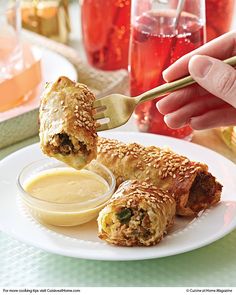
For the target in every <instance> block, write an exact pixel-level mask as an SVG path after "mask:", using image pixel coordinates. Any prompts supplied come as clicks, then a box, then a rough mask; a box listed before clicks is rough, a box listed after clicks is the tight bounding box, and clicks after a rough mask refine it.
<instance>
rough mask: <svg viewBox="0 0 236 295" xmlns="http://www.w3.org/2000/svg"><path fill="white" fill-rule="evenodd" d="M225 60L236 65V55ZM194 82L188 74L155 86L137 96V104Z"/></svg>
mask: <svg viewBox="0 0 236 295" xmlns="http://www.w3.org/2000/svg"><path fill="white" fill-rule="evenodd" d="M224 62H225V63H226V64H228V65H231V66H235V65H236V56H233V57H230V58H228V59H226V60H224ZM194 83H196V81H195V80H193V78H192V77H191V76H187V77H184V78H182V79H179V80H176V81H173V82H170V83H165V84H163V85H160V86H158V87H156V88H153V89H151V90H149V91H146V92H144V93H142V94H140V95H139V96H136V98H135V99H136V102H137V104H140V103H143V102H145V101H148V100H152V99H154V98H157V97H159V96H162V95H164V94H167V93H170V92H173V91H175V90H178V89H181V88H184V87H186V86H189V85H192V84H194Z"/></svg>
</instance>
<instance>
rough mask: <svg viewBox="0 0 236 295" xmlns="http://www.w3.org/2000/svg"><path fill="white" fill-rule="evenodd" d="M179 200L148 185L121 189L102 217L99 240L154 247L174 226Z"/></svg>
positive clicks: (126, 185)
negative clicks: (176, 200) (176, 201)
mask: <svg viewBox="0 0 236 295" xmlns="http://www.w3.org/2000/svg"><path fill="white" fill-rule="evenodd" d="M175 209H176V203H175V200H174V199H173V198H172V197H171V196H170V195H169V194H168V193H167V192H166V191H164V190H162V189H158V188H157V187H156V186H154V185H152V184H149V183H147V182H138V181H137V180H136V181H131V180H128V181H126V182H124V183H122V184H121V185H120V187H119V188H118V190H117V191H116V192H115V194H114V195H113V196H112V198H111V199H110V201H109V203H108V204H107V205H106V207H104V208H103V209H102V211H100V213H99V216H98V236H99V238H100V239H102V240H105V241H106V242H108V243H110V244H114V245H118V246H129V247H130V246H152V245H156V244H157V243H159V242H160V241H161V239H162V238H163V236H164V234H166V233H167V231H168V229H169V228H170V227H171V225H172V224H173V220H174V216H175Z"/></svg>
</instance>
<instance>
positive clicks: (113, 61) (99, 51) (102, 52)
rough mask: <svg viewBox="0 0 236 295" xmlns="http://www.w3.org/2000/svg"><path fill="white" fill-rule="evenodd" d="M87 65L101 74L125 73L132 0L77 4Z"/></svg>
mask: <svg viewBox="0 0 236 295" xmlns="http://www.w3.org/2000/svg"><path fill="white" fill-rule="evenodd" d="M80 3H81V25H82V36H83V43H84V48H85V52H86V55H87V59H88V62H89V63H90V64H91V65H92V66H94V67H96V68H98V69H101V70H118V69H127V67H128V50H129V37H130V3H131V0H80Z"/></svg>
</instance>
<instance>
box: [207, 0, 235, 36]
mask: <svg viewBox="0 0 236 295" xmlns="http://www.w3.org/2000/svg"><path fill="white" fill-rule="evenodd" d="M234 2H235V0H206V29H207V41H210V40H212V39H214V38H216V37H218V36H220V35H222V34H224V33H227V32H228V31H229V30H230V27H231V23H232V19H233V15H234Z"/></svg>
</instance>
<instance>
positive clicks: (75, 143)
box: [39, 77, 97, 169]
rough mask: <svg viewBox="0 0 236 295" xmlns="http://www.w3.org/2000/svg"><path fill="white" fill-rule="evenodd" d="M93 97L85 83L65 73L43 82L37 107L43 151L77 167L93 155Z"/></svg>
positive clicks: (94, 156)
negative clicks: (74, 79)
mask: <svg viewBox="0 0 236 295" xmlns="http://www.w3.org/2000/svg"><path fill="white" fill-rule="evenodd" d="M94 100H95V97H94V95H93V94H92V92H91V91H89V89H88V88H87V86H85V85H83V84H80V83H75V82H73V81H71V80H70V79H68V78H66V77H60V78H58V79H57V81H56V82H54V83H52V84H48V85H47V86H46V89H45V91H44V93H43V95H42V97H41V103H40V110H39V123H40V130H39V137H40V146H41V150H42V151H43V152H44V153H45V154H46V155H48V156H50V157H54V158H56V159H58V160H60V161H63V162H65V163H67V164H68V165H70V166H72V167H74V168H76V169H81V168H83V167H84V166H85V165H86V164H87V163H89V162H91V160H93V159H95V158H96V154H97V133H96V127H95V120H94V119H93V115H92V106H93V102H94Z"/></svg>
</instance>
